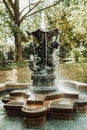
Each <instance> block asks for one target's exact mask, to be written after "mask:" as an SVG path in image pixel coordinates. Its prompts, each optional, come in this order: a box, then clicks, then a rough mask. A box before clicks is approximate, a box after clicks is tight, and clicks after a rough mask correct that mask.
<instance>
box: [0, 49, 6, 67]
mask: <svg viewBox="0 0 87 130" xmlns="http://www.w3.org/2000/svg"><path fill="white" fill-rule="evenodd" d="M0 66H2V67H5V66H6V58H5V56H4V54H3V52H1V51H0Z"/></svg>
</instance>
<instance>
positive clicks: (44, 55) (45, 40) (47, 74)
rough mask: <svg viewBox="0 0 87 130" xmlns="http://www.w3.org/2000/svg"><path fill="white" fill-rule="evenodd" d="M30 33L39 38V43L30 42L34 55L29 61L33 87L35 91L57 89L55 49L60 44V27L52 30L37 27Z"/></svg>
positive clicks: (30, 48)
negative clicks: (55, 83)
mask: <svg viewBox="0 0 87 130" xmlns="http://www.w3.org/2000/svg"><path fill="white" fill-rule="evenodd" d="M28 34H29V35H30V34H31V35H33V37H34V38H35V39H36V40H37V44H35V43H30V45H29V50H30V52H31V54H30V57H31V55H32V56H33V60H32V58H30V63H29V67H30V68H31V70H32V71H33V74H32V76H31V77H32V80H33V84H32V89H33V91H34V92H40V93H41V92H42V93H44V92H46V93H47V92H48V93H49V92H51V91H56V89H57V86H55V85H54V81H55V78H56V77H55V74H54V69H55V65H54V60H53V51H54V49H58V46H59V44H58V42H57V38H58V35H59V31H58V29H53V30H51V31H44V30H41V29H37V30H36V31H34V32H32V33H29V32H28ZM53 38H54V41H53ZM31 50H32V51H31Z"/></svg>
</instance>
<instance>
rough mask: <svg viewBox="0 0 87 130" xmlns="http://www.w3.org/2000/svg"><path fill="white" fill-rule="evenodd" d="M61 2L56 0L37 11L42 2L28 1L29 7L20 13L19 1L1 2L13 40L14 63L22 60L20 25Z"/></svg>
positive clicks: (5, 0)
mask: <svg viewBox="0 0 87 130" xmlns="http://www.w3.org/2000/svg"><path fill="white" fill-rule="evenodd" d="M60 1H61V0H57V1H56V2H54V3H53V4H51V5H49V6H46V7H43V8H40V9H38V5H39V4H40V3H42V2H43V0H38V2H34V3H33V2H31V1H30V0H29V5H27V6H26V7H24V8H23V9H22V10H21V11H20V8H19V0H3V3H4V4H5V6H6V9H7V11H8V13H9V17H10V21H9V25H10V28H11V30H12V32H13V35H14V39H15V59H16V61H20V60H22V47H21V32H22V30H21V23H22V22H23V20H24V19H26V18H27V17H29V16H31V15H34V14H35V13H38V12H40V11H42V10H45V9H48V8H50V7H52V6H55V5H57V4H58V3H59V2H60ZM25 10H26V11H25Z"/></svg>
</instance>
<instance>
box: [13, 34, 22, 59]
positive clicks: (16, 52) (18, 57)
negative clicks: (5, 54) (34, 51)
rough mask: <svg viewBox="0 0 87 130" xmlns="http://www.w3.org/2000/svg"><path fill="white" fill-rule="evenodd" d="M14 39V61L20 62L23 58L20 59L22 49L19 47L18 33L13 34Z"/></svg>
mask: <svg viewBox="0 0 87 130" xmlns="http://www.w3.org/2000/svg"><path fill="white" fill-rule="evenodd" d="M14 38H15V60H16V61H21V60H23V58H22V47H21V40H20V39H21V38H20V33H19V32H15V33H14Z"/></svg>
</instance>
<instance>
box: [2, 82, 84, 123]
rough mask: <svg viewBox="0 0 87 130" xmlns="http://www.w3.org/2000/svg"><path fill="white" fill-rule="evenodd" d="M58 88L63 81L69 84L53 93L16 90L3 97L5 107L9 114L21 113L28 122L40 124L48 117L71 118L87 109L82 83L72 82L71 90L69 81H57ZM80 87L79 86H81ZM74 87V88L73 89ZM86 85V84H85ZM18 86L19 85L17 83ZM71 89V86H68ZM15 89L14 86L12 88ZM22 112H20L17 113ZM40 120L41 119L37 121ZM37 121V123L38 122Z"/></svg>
mask: <svg viewBox="0 0 87 130" xmlns="http://www.w3.org/2000/svg"><path fill="white" fill-rule="evenodd" d="M57 82H58V83H59V84H58V88H61V86H59V85H60V84H61V83H64V85H65V84H67V85H66V86H65V89H64V90H63V91H62V90H61V91H59V90H58V92H52V93H44V94H42V93H33V92H31V89H27V88H26V89H25V88H24V90H22V89H21V90H15V91H12V92H10V93H9V94H8V95H6V96H5V97H3V99H2V101H3V102H4V108H5V109H6V112H7V113H8V114H9V115H13V116H14V115H17V116H18V115H21V116H23V117H25V118H26V119H27V121H26V122H27V123H29V122H30V123H31V124H32V122H33V124H34V123H35V124H40V123H41V122H45V121H46V119H48V118H50V119H51V118H53V119H63V120H71V119H72V115H73V113H74V112H86V111H87V96H86V95H85V96H84V95H83V94H81V91H82V83H79V82H74V83H73V81H72V82H71V85H70V81H69V85H70V88H71V90H68V92H66V91H65V90H67V86H68V81H66V80H65V81H61V80H59V81H57ZM80 84H81V89H78V87H77V86H80ZM72 87H73V88H74V90H72ZM83 87H84V85H83ZM17 88H18V85H17ZM68 89H69V86H68ZM12 90H13V88H12ZM17 113H20V114H17ZM37 120H39V121H37ZM36 122H37V123H36Z"/></svg>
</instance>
